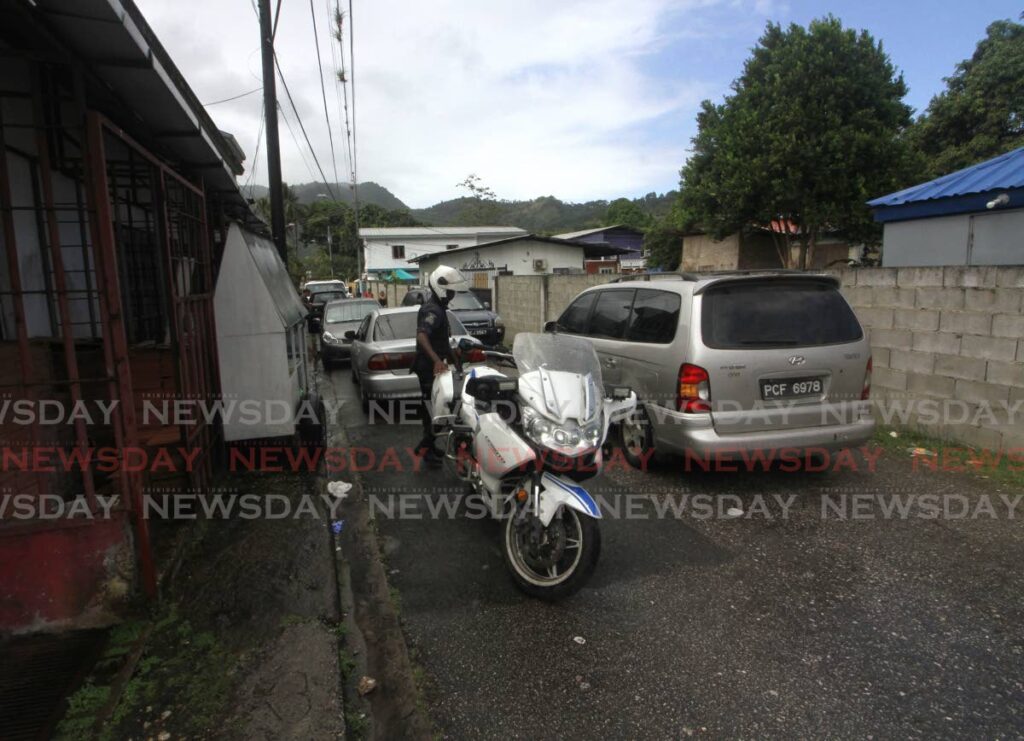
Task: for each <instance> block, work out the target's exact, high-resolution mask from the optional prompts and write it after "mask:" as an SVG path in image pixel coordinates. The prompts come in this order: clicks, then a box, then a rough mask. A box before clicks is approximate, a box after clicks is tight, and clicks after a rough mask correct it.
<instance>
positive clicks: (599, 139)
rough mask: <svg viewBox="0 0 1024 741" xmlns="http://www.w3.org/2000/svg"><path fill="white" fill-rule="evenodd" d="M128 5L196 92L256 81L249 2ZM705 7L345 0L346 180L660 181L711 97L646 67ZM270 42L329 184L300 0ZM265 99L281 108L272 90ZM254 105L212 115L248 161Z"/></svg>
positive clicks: (574, 190)
mask: <svg viewBox="0 0 1024 741" xmlns="http://www.w3.org/2000/svg"><path fill="white" fill-rule="evenodd" d="M328 2H330V0H314V6H315V7H316V9H317V12H318V18H317V22H318V24H319V31H320V39H321V54H322V56H323V58H324V60H325V63H326V69H325V79H326V82H327V84H328V88H327V93H328V96H329V97H328V106H329V111H330V114H331V117H332V123H333V125H334V127H335V146H336V149H337V154H338V167H339V171H340V172H341V177H342V178H343V179H344V178H345V173H344V167H345V164H344V158H343V148H344V138H343V134H342V133H341V127H340V125H339V122H338V121H337V120H336V119H337V112H338V106H337V104H336V102H335V100H334V97H333V96H334V88H333V84H332V80H331V77H330V75H332V74H333V72H332V69H331V53H330V48H329V47H328V46H327V40H328V38H329V37H328V34H327V29H325V27H324V25H325V21H326V7H327V4H328ZM138 3H139V5H140V7H141V10H142V12H143V14H144V15H145V16H146V18H147V20H149V22H150V24H151V25H152V26H153V28H154V30H155V32H156V33H157V36H158V37H159V38H160V39H161V41H162V42H163V44H164V46H165V47H166V48H167V49H168V51H169V52H170V54H171V56H172V58H173V59H174V60H175V62H176V64H177V65H178V66H179V68H180V69H181V70H182V72H183V73H184V75H185V77H186V79H187V80H188V81H189V83H190V84H191V85H192V87H193V89H194V90H195V91H196V94H197V95H198V96H199V98H200V100H203V101H206V102H208V101H212V100H218V99H221V98H226V97H229V96H231V95H237V94H238V93H241V92H245V91H246V90H250V89H252V88H254V87H257V86H258V85H259V84H260V81H259V71H260V54H259V48H258V46H259V43H258V42H259V38H258V30H257V23H256V18H255V15H254V13H253V11H252V9H251V7H250V5H249V2H248V0H230V2H229V1H228V0H210V1H209V2H206V3H204V4H202V5H201V6H199V7H198V8H197V9H196V10H194V11H192V12H185V11H183V6H184V4H183V3H177V2H174V3H170V2H162V1H160V0H138ZM709 4H713V3H712V2H711V1H710V0H693V1H692V2H688V1H685V0H634V2H632V3H629V4H625V5H624V4H623V3H621V2H618V1H615V0H489V1H488V2H479V1H477V2H473V1H472V0H434V2H430V3H423V2H412V1H410V0H405V1H400V0H373V1H372V2H360V1H359V0H356V2H355V8H354V11H355V31H356V59H355V62H356V69H355V77H356V94H357V99H356V104H357V113H358V121H357V123H358V129H357V133H358V144H359V150H358V154H359V177H360V180H375V181H377V182H379V183H381V184H382V185H384V186H385V187H387V188H389V189H390V190H392V192H394V193H395V194H396V195H397V196H399V197H400V198H402V199H403V200H405V201H406V202H407V203H409V204H410V205H412V206H425V205H429V204H431V203H433V202H436V201H438V200H440V199H442V198H450V197H454V196H457V195H459V190H458V189H457V188H456V187H455V183H457V182H459V181H461V180H462V179H463V178H464V177H465V176H466V175H467V174H468V173H470V172H475V173H477V174H478V175H479V176H480V177H481V178H482V179H483V181H484V182H485V183H486V184H487V185H489V186H490V187H491V188H492V189H493V190H494V191H495V192H496V193H497V194H498V195H499V196H500V197H504V198H527V197H533V196H537V195H546V194H552V195H557V196H559V197H561V198H565V199H570V200H584V199H589V198H601V197H606V198H612V197H616V196H618V195H622V194H630V193H642V192H646V191H649V190H655V189H664V188H666V187H671V186H672V185H673V184H674V183H675V181H676V173H677V171H678V169H679V166H680V164H681V163H682V161H683V158H684V157H685V148H686V147H687V145H688V141H687V138H686V136H685V135H684V134H683V132H682V127H683V126H684V125H688V124H689V123H690V122H692V119H693V115H694V112H695V110H696V106H697V103H698V102H699V100H700V99H701V98H702V97H706V96H708V95H713V94H715V93H716V92H717V91H716V90H714V89H709V88H708V87H707V86H706V85H705V84H702V83H701V82H700V81H697V80H686V79H678V78H677V79H666V78H665V77H664V76H661V77H658V76H655V75H653V74H651V72H650V71H649V69H647V68H648V67H649V66H650V65H647V64H645V61H647V59H648V55H650V54H651V53H652V52H655V51H658V50H660V49H661V48H662V47H663V45H665V44H666V43H669V42H670V40H671V39H673V38H677V37H678V36H679V34H680V24H679V23H678V20H679V19H680V17H681V14H682V13H684V12H685V13H689V14H695V15H696V14H699V11H700V9H701V7H703V6H706V5H709ZM345 5H346V4H343V9H345ZM198 18H201V19H202V22H201V23H197V22H196V21H197V19H198ZM346 31H347V29H346ZM346 39H347V37H346ZM332 43H333V42H332ZM277 46H278V55H279V58H280V61H281V65H282V67H283V69H284V72H285V75H286V77H287V79H288V82H289V85H290V86H291V90H292V94H293V95H294V97H295V102H296V105H297V106H298V108H299V112H300V114H301V116H302V119H303V121H304V123H305V125H306V128H307V131H308V132H309V135H310V137H311V139H312V141H313V145H314V147H315V148H316V151H317V154H318V156H319V157H320V161H321V163H322V165H323V166H324V169H325V171H326V172H327V175H328V178H329V179H333V170H332V167H331V164H330V162H329V160H330V155H329V147H328V142H327V131H326V125H325V123H324V116H323V104H322V102H321V99H320V87H319V82H318V80H317V75H316V70H317V67H316V56H315V51H314V48H313V32H312V27H311V24H310V16H309V5H308V3H302V2H287V1H286V2H284V3H283V9H282V14H281V22H280V30H279V32H278V39H277ZM279 95H280V97H281V100H282V105H285V106H287V103H286V102H285V100H284V92H283V90H279ZM261 105H262V103H261V97H260V95H259V94H255V95H251V96H248V97H246V98H242V99H240V100H237V101H233V102H230V103H224V104H221V105H217V106H213V107H211V108H210V112H211V115H212V116H213V117H214V120H215V121H217V123H218V125H219V126H221V128H224V129H226V130H228V131H231V132H232V133H234V134H235V135H236V136H237V137H238V138H239V141H240V142H241V144H242V146H243V148H245V150H246V152H247V154H248V155H249V158H250V161H249V162H248V163H247V165H248V166H249V167H251V166H252V164H253V163H252V158H253V154H254V151H255V142H256V135H257V131H258V129H259V125H260V111H261ZM289 116H290V110H289ZM290 117H291V116H290ZM666 118H668V119H669V120H672V121H675V120H678V122H679V124H678V126H676V128H677V129H679V132H680V133H679V136H678V141H664V140H663V139H659V137H658V136H656V135H655V134H654V133H651V132H652V130H653V127H654V125H655V124H657V123H659V122H663V121H664V120H665V119H666ZM293 126H294V122H293ZM295 133H296V135H298V136H301V135H300V134H299V132H298V130H297V129H296V132H295ZM281 137H282V143H281V146H282V157H283V169H284V174H285V177H286V179H288V180H290V181H293V182H296V181H308V180H310V179H311V176H310V174H309V173H308V171H307V168H306V166H305V165H304V164H303V160H302V159H301V157H300V156H299V155H298V153H297V152H296V148H295V145H294V144H293V142H292V140H291V137H290V136H289V134H288V130H287V128H286V127H285V126H284V125H283V123H282V129H281ZM259 160H260V161H259V162H258V164H257V167H258V171H257V175H256V181H257V182H265V176H264V173H265V169H266V167H265V161H264V157H263V154H262V152H261V154H260V156H259Z"/></svg>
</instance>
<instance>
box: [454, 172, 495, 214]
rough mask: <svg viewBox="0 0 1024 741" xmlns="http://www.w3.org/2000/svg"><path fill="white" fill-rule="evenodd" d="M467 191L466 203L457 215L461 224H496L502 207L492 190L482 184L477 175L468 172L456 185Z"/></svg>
mask: <svg viewBox="0 0 1024 741" xmlns="http://www.w3.org/2000/svg"><path fill="white" fill-rule="evenodd" d="M456 187H457V188H465V189H466V190H468V191H469V194H470V197H469V199H468V203H466V204H465V206H466V207H465V208H464V209H463V210H462V213H461V214H460V216H459V221H460V222H461V225H462V226H496V225H499V223H500V221H501V215H502V208H501V204H500V203H499V202H498V197H497V196H495V195H494V191H493V190H491V189H490V188H489V187H487V186H486V185H484V183H483V181H482V180H481V179H480V178H479V176H477V175H475V174H474V173H470V174H469V175H467V176H466V179H465V180H463V181H462V182H461V183H458V184H457V185H456Z"/></svg>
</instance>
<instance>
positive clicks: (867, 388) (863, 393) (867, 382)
mask: <svg viewBox="0 0 1024 741" xmlns="http://www.w3.org/2000/svg"><path fill="white" fill-rule="evenodd" d="M872 361H873V358H872V357H871V356H870V355H868V367H867V368H866V369H865V371H864V388H862V389H861V390H860V398H861V400H866V399H867V398H868V397H869V396H871V366H872Z"/></svg>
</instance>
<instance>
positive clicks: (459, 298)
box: [402, 286, 505, 345]
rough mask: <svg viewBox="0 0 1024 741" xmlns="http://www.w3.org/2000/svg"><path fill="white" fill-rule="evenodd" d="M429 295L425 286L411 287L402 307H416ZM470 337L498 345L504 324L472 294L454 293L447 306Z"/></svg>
mask: <svg viewBox="0 0 1024 741" xmlns="http://www.w3.org/2000/svg"><path fill="white" fill-rule="evenodd" d="M429 295H430V289H429V288H428V287H427V286H411V287H410V288H409V291H408V293H406V294H405V296H404V297H403V298H402V306H418V305H419V304H422V303H423V302H424V301H425V300H426V299H427V297H428V296H429ZM448 310H449V311H452V312H454V313H455V316H457V317H458V318H459V321H461V322H462V325H463V326H464V327H465V328H466V330H467V331H468V332H469V334H470V335H472V336H473V337H475V338H476V339H478V340H480V341H481V342H483V343H484V344H485V345H500V344H501V343H503V342H504V341H505V323H504V322H503V321H501V317H500V316H498V315H497V314H495V313H494V312H493V311H491V307H490V304H484V303H481V302H480V299H478V298H477V297H476V296H474V295H473V294H472V293H469V292H464V293H456V294H455V298H453V299H452V300H451V302H450V303H449V304H448Z"/></svg>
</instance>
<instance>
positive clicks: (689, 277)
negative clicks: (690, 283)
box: [611, 273, 700, 283]
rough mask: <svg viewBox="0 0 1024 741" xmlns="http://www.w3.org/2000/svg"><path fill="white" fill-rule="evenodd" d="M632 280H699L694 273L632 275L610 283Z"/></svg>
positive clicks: (623, 276)
mask: <svg viewBox="0 0 1024 741" xmlns="http://www.w3.org/2000/svg"><path fill="white" fill-rule="evenodd" d="M634 280H646V281H651V280H700V278H699V277H698V276H697V274H696V273H633V274H632V275H621V276H619V277H618V278H614V279H612V281H611V282H612V283H627V282H629V281H634Z"/></svg>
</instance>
